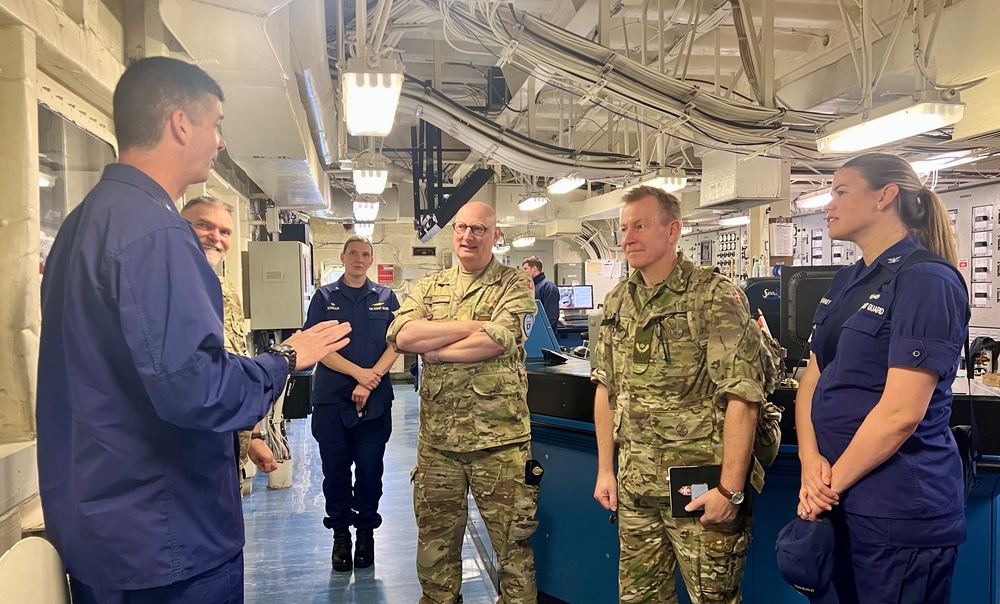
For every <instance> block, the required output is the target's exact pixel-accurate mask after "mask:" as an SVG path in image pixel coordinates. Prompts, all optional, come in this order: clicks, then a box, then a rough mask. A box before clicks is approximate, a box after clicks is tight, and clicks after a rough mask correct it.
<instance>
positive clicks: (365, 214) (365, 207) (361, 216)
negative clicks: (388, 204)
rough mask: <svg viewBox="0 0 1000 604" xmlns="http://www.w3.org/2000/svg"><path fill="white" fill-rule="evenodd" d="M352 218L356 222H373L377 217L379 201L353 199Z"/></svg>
mask: <svg viewBox="0 0 1000 604" xmlns="http://www.w3.org/2000/svg"><path fill="white" fill-rule="evenodd" d="M353 205H354V220H356V221H357V222H375V219H376V218H378V207H379V205H380V204H379V202H377V201H355V202H354V204H353Z"/></svg>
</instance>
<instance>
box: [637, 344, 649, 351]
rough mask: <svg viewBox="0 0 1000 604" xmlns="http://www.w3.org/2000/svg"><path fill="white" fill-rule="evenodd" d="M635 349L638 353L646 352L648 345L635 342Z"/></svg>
mask: <svg viewBox="0 0 1000 604" xmlns="http://www.w3.org/2000/svg"><path fill="white" fill-rule="evenodd" d="M635 349H636V350H638V351H639V352H646V351H647V350H649V344H645V343H642V342H636V344H635Z"/></svg>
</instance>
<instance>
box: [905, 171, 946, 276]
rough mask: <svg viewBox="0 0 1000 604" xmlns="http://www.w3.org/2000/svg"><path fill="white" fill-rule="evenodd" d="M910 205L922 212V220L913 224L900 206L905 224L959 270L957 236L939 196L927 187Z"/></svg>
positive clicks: (921, 241) (922, 189)
mask: <svg viewBox="0 0 1000 604" xmlns="http://www.w3.org/2000/svg"><path fill="white" fill-rule="evenodd" d="M909 205H916V206H918V207H919V208H920V209H921V210H922V211H920V214H923V216H922V217H921V218H922V220H920V221H917V222H914V223H911V222H910V221H909V220H907V216H906V214H907V213H908V212H907V211H906V210H904V208H903V205H902V204H900V206H899V214H900V217H901V218H902V219H903V223H904V224H906V226H907V227H909V228H910V229H911V230H912V231H913V233H914V234H915V235H916V236H917V237H918V238H919V239H920V243H922V244H923V245H924V247H925V248H927V249H929V250H930V251H932V252H934V253H935V254H937V255H939V256H941V257H942V258H944V259H945V260H947V261H948V263H949V264H951V265H952V266H954V267H956V268H957V267H958V245H957V243H956V242H955V234H954V233H952V231H951V220H950V219H949V218H948V210H947V209H946V208H945V207H944V202H942V201H941V198H940V197H938V194H937V193H935V192H934V191H931V190H930V189H928V188H926V187H924V188H921V189H920V190H919V191H917V194H916V195H915V196H914V200H913V203H912V204H909Z"/></svg>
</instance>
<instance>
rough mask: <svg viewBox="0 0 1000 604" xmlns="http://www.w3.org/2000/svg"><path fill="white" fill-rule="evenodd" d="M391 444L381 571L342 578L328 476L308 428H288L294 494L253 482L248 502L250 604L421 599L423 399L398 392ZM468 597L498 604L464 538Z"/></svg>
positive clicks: (378, 552) (299, 423)
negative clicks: (415, 494)
mask: <svg viewBox="0 0 1000 604" xmlns="http://www.w3.org/2000/svg"><path fill="white" fill-rule="evenodd" d="M395 394H396V401H395V403H394V404H393V410H392V412H393V418H392V438H391V439H390V440H389V446H388V448H387V450H386V454H385V465H386V467H385V478H384V483H385V486H384V491H385V494H384V495H383V497H382V501H381V504H380V509H379V512H380V513H381V514H382V517H383V524H382V526H381V528H379V529H378V530H376V531H375V566H374V568H368V569H364V570H359V571H354V572H346V573H340V572H336V571H334V570H333V569H332V568H331V566H330V550H331V548H332V546H333V531H330V530H327V529H325V528H323V516H324V515H325V514H324V512H323V507H324V502H323V488H322V485H323V471H322V466H321V464H320V457H319V450H318V448H317V446H316V441H315V440H313V438H312V435H311V434H310V431H309V423H308V420H292V421H290V422H288V440H289V444H290V446H291V450H292V457H293V462H294V464H295V465H294V474H293V475H294V478H293V484H292V488H290V489H285V490H269V489H268V488H267V476H266V475H263V474H258V475H257V476H256V477H255V479H254V489H253V494H251V495H248V496H246V497H244V498H243V513H244V515H245V517H246V537H247V544H246V549H245V558H246V602H247V603H248V604H250V603H255V602H260V603H263V602H268V603H271V602H274V603H283V602H295V603H297V604H298V603H302V604H304V603H307V602H314V603H318V602H345V603H349V602H359V603H365V604H376V603H391V604H396V603H406V604H413V603H415V602H417V600H419V599H420V585H419V583H418V582H417V575H416V570H415V566H414V560H415V558H416V547H417V527H416V523H415V522H414V518H413V504H412V489H411V485H410V470H411V469H412V468H413V464H414V461H415V459H416V445H417V424H418V404H419V402H418V398H417V395H416V393H415V392H414V391H413V387H412V386H410V385H405V384H403V385H397V386H395ZM463 560H464V562H463V568H464V571H463V584H462V595H463V597H464V600H465V602H466V603H467V604H493V603H494V602H496V597H497V596H496V591H495V590H494V588H493V584H492V583H491V582H490V580H489V577H488V576H487V573H486V570H485V568H484V565H483V564H482V562H481V560H480V557H479V555H478V554H477V553H476V548H475V547H474V545H473V542H472V540H471V539H470V538H469V536H468V535H466V540H465V551H464V554H463Z"/></svg>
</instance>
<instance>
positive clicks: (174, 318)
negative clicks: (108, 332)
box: [111, 227, 288, 432]
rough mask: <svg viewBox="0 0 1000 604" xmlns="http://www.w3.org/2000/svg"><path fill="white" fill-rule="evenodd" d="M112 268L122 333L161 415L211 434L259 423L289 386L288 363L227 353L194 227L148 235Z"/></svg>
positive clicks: (213, 284)
mask: <svg viewBox="0 0 1000 604" xmlns="http://www.w3.org/2000/svg"><path fill="white" fill-rule="evenodd" d="M111 267H112V270H113V271H114V273H115V275H114V283H115V290H116V291H115V294H116V295H117V297H118V309H119V321H120V323H121V328H122V333H123V334H124V338H125V341H126V344H127V346H128V350H129V352H130V354H131V356H132V361H133V363H134V364H135V368H136V370H137V371H138V373H139V376H140V378H141V379H142V382H143V385H144V387H145V389H146V391H147V393H148V395H149V398H150V400H151V401H152V404H153V408H154V409H155V411H156V414H157V415H158V416H159V417H160V418H162V419H163V420H164V421H167V422H170V423H172V424H174V425H177V426H180V427H182V428H191V429H197V430H206V431H213V432H229V431H234V430H240V429H245V428H248V427H250V426H252V425H254V424H255V423H257V422H258V421H260V419H261V418H262V417H263V416H264V414H265V413H266V412H267V410H268V408H269V407H270V405H271V403H273V402H274V400H275V399H276V398H277V396H278V394H279V393H280V392H281V390H282V388H283V387H284V384H285V379H286V377H287V375H288V363H287V362H286V361H285V360H284V359H283V358H281V357H277V356H275V355H270V354H263V355H259V356H257V357H255V358H246V357H241V356H237V355H232V354H229V353H228V352H226V350H225V347H224V342H225V340H224V338H223V329H222V316H221V313H222V308H221V290H219V281H218V278H217V277H216V276H215V273H213V272H212V269H211V267H210V266H209V265H208V263H207V261H206V260H205V256H204V254H203V252H202V250H201V249H199V248H198V246H197V245H196V242H195V240H194V239H193V238H192V236H191V233H190V232H189V231H188V232H185V231H184V230H183V229H181V228H178V227H170V228H164V229H159V230H155V231H153V232H151V233H148V234H145V235H143V236H141V237H138V238H137V239H135V240H134V241H132V242H131V243H130V244H129V245H127V246H126V247H124V248H123V249H122V250H121V251H120V252H119V253H118V254H117V256H116V257H115V258H114V259H113V261H112V263H111ZM210 288H214V289H215V290H219V291H220V294H219V295H218V296H212V294H211V293H210V292H211V291H212V290H211V289H210Z"/></svg>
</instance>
